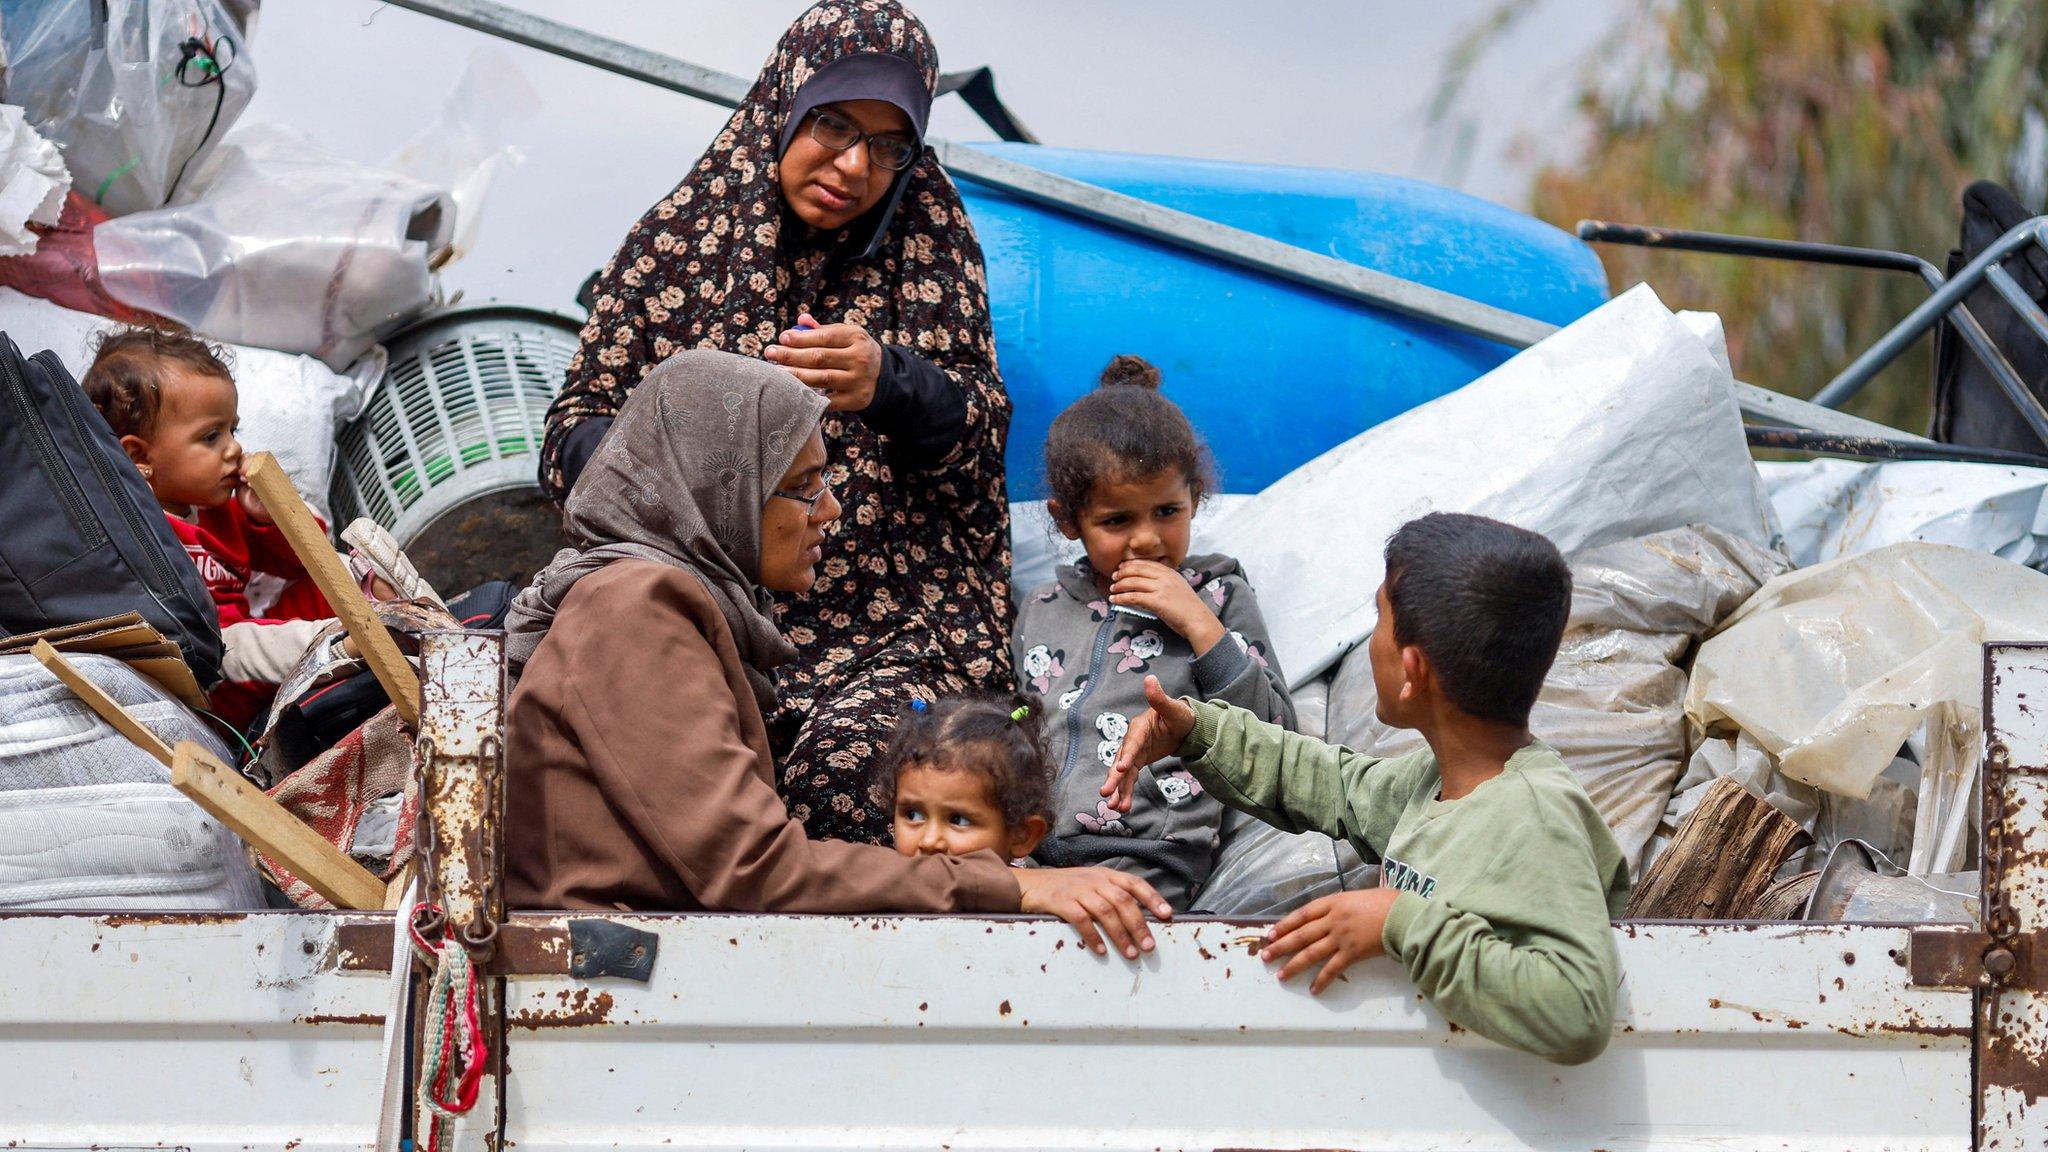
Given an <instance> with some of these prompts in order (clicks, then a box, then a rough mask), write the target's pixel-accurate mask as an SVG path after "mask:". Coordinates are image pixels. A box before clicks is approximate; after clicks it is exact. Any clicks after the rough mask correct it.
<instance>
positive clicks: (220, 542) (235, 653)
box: [164, 500, 334, 729]
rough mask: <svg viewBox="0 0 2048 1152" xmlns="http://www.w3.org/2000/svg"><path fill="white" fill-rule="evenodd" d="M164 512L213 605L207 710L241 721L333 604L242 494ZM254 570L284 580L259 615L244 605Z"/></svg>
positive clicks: (270, 691)
mask: <svg viewBox="0 0 2048 1152" xmlns="http://www.w3.org/2000/svg"><path fill="white" fill-rule="evenodd" d="M164 515H165V518H167V519H168V520H169V521H170V522H171V531H173V532H175V533H177V534H178V539H179V540H180V541H181V542H182V543H183V544H184V545H185V554H186V555H187V556H190V557H191V558H192V563H193V564H195V565H197V566H198V568H199V576H200V578H201V579H203V580H204V581H206V590H207V592H208V593H209V594H211V595H212V597H213V604H214V608H215V609H216V610H217V611H218V612H219V613H220V631H221V640H222V643H223V646H224V648H225V655H224V657H223V659H222V660H221V673H222V676H223V677H224V679H223V680H222V681H221V683H220V686H219V687H217V688H215V689H214V690H213V693H212V695H211V697H210V702H211V703H212V705H213V710H214V712H215V713H217V714H218V715H219V716H220V717H221V719H223V720H226V721H227V722H228V723H230V724H233V725H234V726H235V727H237V728H244V729H246V728H247V727H248V725H249V722H250V721H251V720H254V719H255V718H256V717H257V716H259V715H261V714H262V713H263V711H264V709H266V708H268V707H269V706H270V701H271V698H272V697H273V696H275V695H276V694H277V685H278V682H279V681H281V680H283V679H284V677H285V676H286V675H288V674H289V673H290V671H291V668H292V666H293V665H294V664H296V663H298V660H299V657H301V656H303V655H304V654H305V652H306V649H307V648H309V647H311V646H312V644H313V640H314V637H316V636H317V635H318V634H319V633H320V631H321V630H322V629H323V628H325V627H326V626H327V624H328V623H329V622H330V621H331V620H332V619H333V617H334V609H332V608H330V607H328V604H327V598H326V597H324V596H322V595H321V594H320V589H319V588H318V587H317V586H316V585H314V583H313V581H312V580H311V579H310V578H308V577H307V575H306V569H305V566H304V565H302V564H300V563H299V558H298V556H297V555H295V554H294V553H293V552H292V546H291V544H290V543H289V542H288V541H287V540H286V539H285V535H284V533H283V532H281V531H279V530H278V529H277V527H276V526H275V525H272V524H259V523H257V522H256V521H254V520H252V519H250V518H249V514H248V513H247V512H245V511H243V510H242V502H241V501H239V500H230V501H228V502H227V503H225V504H223V505H221V506H220V507H218V508H201V509H200V510H199V516H198V521H197V522H196V523H195V522H193V521H191V520H186V519H183V518H182V517H178V516H173V515H171V514H170V513H168V512H166V513H165V514H164ZM322 527H325V525H324V524H323V525H322ZM258 572H261V573H265V574H268V575H271V576H275V577H278V578H279V579H282V580H284V581H286V584H285V589H284V591H283V592H282V593H281V594H279V596H278V598H277V603H276V604H274V605H272V606H271V608H270V609H269V611H268V612H267V613H266V614H265V615H262V616H258V615H256V614H255V613H254V612H253V611H251V609H250V607H249V578H250V577H251V576H252V575H254V574H256V573H258Z"/></svg>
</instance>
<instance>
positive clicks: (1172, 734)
mask: <svg viewBox="0 0 2048 1152" xmlns="http://www.w3.org/2000/svg"><path fill="white" fill-rule="evenodd" d="M1145 702H1146V703H1147V704H1150V705H1151V706H1152V707H1151V708H1149V709H1147V710H1146V712H1145V714H1144V715H1143V716H1140V717H1138V718H1137V719H1136V720H1133V721H1131V727H1130V730H1129V731H1127V732H1125V733H1124V742H1123V747H1121V748H1119V749H1118V750H1117V754H1116V763H1115V764H1112V765H1110V768H1109V778H1108V779H1107V780H1104V781H1103V782H1102V791H1101V794H1102V795H1104V796H1107V797H1109V798H1110V799H1109V806H1110V807H1111V808H1114V809H1116V810H1117V811H1119V812H1129V811H1130V810H1131V789H1132V788H1133V787H1135V786H1136V785H1137V783H1138V773H1139V772H1141V771H1143V770H1144V768H1145V766H1146V765H1147V764H1150V763H1152V762H1153V761H1155V760H1164V759H1166V758H1167V757H1168V756H1171V755H1173V754H1174V753H1175V752H1178V751H1180V746H1181V744H1182V742H1184V741H1185V740H1186V739H1187V738H1188V733H1190V732H1193V731H1194V730H1195V710H1194V709H1193V708H1190V707H1188V706H1187V705H1186V704H1184V703H1182V702H1181V701H1180V700H1177V699H1175V698H1174V697H1172V696H1168V695H1167V694H1166V689H1164V688H1161V687H1160V686H1159V677H1157V676H1147V677H1145Z"/></svg>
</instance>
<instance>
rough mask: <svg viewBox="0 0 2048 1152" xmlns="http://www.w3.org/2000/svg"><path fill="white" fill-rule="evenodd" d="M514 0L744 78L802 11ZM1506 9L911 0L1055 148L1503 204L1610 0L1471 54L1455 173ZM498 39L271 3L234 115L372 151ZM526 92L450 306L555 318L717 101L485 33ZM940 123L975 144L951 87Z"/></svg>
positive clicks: (299, 1) (392, 16)
mask: <svg viewBox="0 0 2048 1152" xmlns="http://www.w3.org/2000/svg"><path fill="white" fill-rule="evenodd" d="M514 2H515V3H516V4H517V6H518V7H521V8H524V9H526V10H528V11H531V12H534V13H536V14H539V15H542V16H546V17H549V18H551V19H555V20H560V21H563V22H565V23H572V24H576V25H578V26H581V27H584V28H588V29H591V30H593V31H596V32H600V33H603V34H605V35H608V36H613V37H617V38H619V39H624V40H629V41H632V42H635V43H638V44H640V45H643V46H645V47H648V48H651V49H654V50H656V51H660V52H665V53H668V54H671V55H675V56H680V57H682V58H684V59H687V60H690V61H692V62H694V63H698V64H702V65H706V66H709V67H712V68H717V69H720V70H723V71H727V72H732V73H736V74H740V75H744V76H747V77H752V76H753V75H754V74H755V73H756V72H757V71H758V70H759V68H760V66H761V63H762V61H763V60H765V59H766V58H767V55H768V52H769V50H770V49H771V48H772V47H773V46H774V43H775V40H776V37H777V36H778V35H779V34H780V33H781V31H782V29H783V28H784V27H785V26H786V25H787V24H788V22H789V21H790V19H791V18H793V17H794V16H795V15H796V14H797V13H799V12H801V11H802V10H803V8H804V4H803V3H800V2H777V0H745V2H744V3H740V2H722V3H714V2H711V0H514ZM1500 2H1501V0H1373V2H1366V0H1301V2H1295V0H1279V2H1274V0H1265V2H1263V3H1247V2H1245V0H1183V2H1181V3H1178V4H1174V5H1171V6H1169V5H1167V4H1164V3H1158V2H1153V0H1145V2H1140V0H1030V2H1028V3H1027V2H1024V0H1000V2H999V0H922V2H917V3H915V4H914V8H915V10H916V12H917V13H918V15H919V16H921V17H922V18H923V19H924V21H925V24H926V25H927V26H928V27H929V28H930V29H931V32H932V36H933V38H934V39H935V41H936V42H937V44H938V48H939V56H940V61H941V65H942V67H943V68H945V69H946V70H948V71H958V70H963V69H967V68H972V67H976V66H979V65H984V64H985V65H989V66H991V67H992V68H994V70H995V74H996V78H997V81H998V85H999V89H1000V91H1001V93H1002V95H1003V98H1004V100H1005V102H1006V103H1007V104H1008V105H1009V106H1010V108H1011V109H1012V110H1013V111H1015V112H1016V114H1017V115H1018V117H1019V118H1020V119H1021V120H1023V121H1024V123H1025V124H1027V125H1029V126H1030V127H1031V129H1032V130H1033V131H1034V132H1035V133H1037V134H1038V136H1039V137H1040V139H1041V140H1042V141H1044V142H1045V143H1048V144H1057V145H1062V146H1069V147H1078V148H1099V149H1110V150H1118V151H1129V152H1151V153H1164V154H1172V155H1186V156H1204V157H1216V158H1222V159H1230V160H1241V161H1249V162H1261V163H1277V164H1305V165H1318V166H1325V167H1332V168H1346V169H1357V170H1366V171H1377V172H1390V173H1396V174H1400V175H1408V176H1417V177H1422V178H1425V179H1432V180H1438V181H1440V182H1446V183H1452V184H1456V185H1457V186H1459V187H1462V188H1464V189H1465V190H1466V191H1469V192H1473V193H1475V194H1477V195H1481V196H1485V197H1488V198H1490V199H1494V200H1497V201H1500V202H1501V203H1504V204H1508V205H1510V206H1513V207H1520V206H1522V204H1523V201H1524V198H1525V194H1526V190H1527V184H1528V177H1529V175H1530V173H1531V172H1532V171H1533V169H1534V167H1535V164H1536V162H1537V161H1539V160H1540V159H1542V158H1543V157H1544V156H1546V155H1548V154H1551V153H1554V152H1555V151H1557V150H1559V149H1562V148H1568V147H1570V146H1571V143H1572V141H1571V115H1570V112H1571V107H1572V98H1573V94H1574V92H1575V90H1576V89H1577V86H1578V85H1577V80H1578V78H1579V76H1580V75H1581V73H1582V72H1583V70H1584V68H1585V67H1586V65H1587V61H1588V59H1589V58H1590V57H1591V55H1592V54H1593V50H1594V49H1595V48H1596V47H1597V46H1598V45H1599V44H1600V42H1601V40H1602V38H1603V36H1604V34H1605V33H1606V31H1607V29H1608V27H1609V25H1610V22H1611V20H1612V18H1613V13H1614V12H1615V11H1616V0H1607V2H1597V3H1596V2H1589V0H1545V2H1542V3H1540V4H1538V6H1537V7H1536V9H1535V10H1534V12H1533V13H1532V14H1531V15H1529V16H1528V17H1527V18H1525V19H1524V20H1523V21H1522V22H1521V23H1520V24H1519V25H1518V26H1516V27H1515V29H1514V30H1513V31H1512V32H1511V33H1510V34H1509V35H1508V36H1507V37H1505V38H1503V39H1502V40H1501V41H1500V42H1499V43H1498V44H1497V45H1496V46H1495V47H1494V48H1493V50H1492V51H1491V52H1490V53H1489V54H1488V55H1487V56H1486V57H1485V58H1484V60H1483V61H1482V64H1481V66H1480V68H1479V69H1478V70H1477V72H1476V74H1475V77H1474V81H1473V83H1472V84H1471V85H1470V86H1469V88H1468V90H1467V93H1466V96H1465V98H1464V100H1463V103H1462V106H1461V108H1460V109H1459V122H1460V123H1462V124H1464V125H1466V126H1467V128H1466V130H1468V131H1470V132H1471V133H1472V141H1471V149H1470V154H1469V159H1468V160H1467V161H1466V162H1465V163H1463V164H1459V163H1457V162H1456V159H1455V156H1456V152H1457V149H1455V148H1453V147H1451V136H1452V135H1453V133H1454V132H1455V131H1457V129H1455V128H1452V127H1447V126H1442V125H1438V126H1432V124H1431V123H1430V120H1429V116H1428V105H1429V102H1430V98H1431V96H1432V94H1433V93H1434V91H1435V90H1436V87H1437V83H1438V78H1439V75H1440V73H1441V69H1442V66H1443V61H1444V59H1445V57H1446V55H1447V53H1448V52H1449V50H1450V49H1451V48H1452V47H1453V46H1454V45H1455V44H1457V43H1458V42H1459V40H1460V39H1461V38H1462V37H1463V36H1464V35H1466V34H1467V33H1468V32H1469V30H1470V29H1471V28H1473V27H1474V26H1475V24H1476V23H1478V22H1480V21H1482V20H1484V19H1485V18H1486V17H1487V16H1488V14H1489V13H1491V12H1493V11H1494V10H1495V9H1496V8H1497V6H1498V5H1499V3H1500ZM489 43H497V42H495V41H491V40H490V39H489V38H487V37H485V36H483V35H482V34H479V33H475V32H470V31H467V30H465V29H461V28H457V27H454V26H452V25H447V24H443V23H441V22H439V21H437V20H434V19H431V18H429V17H425V16H421V15H417V14H415V13H412V12H409V11H406V10H404V9H400V8H395V7H392V6H390V5H387V4H384V3H380V2H377V0H318V2H317V3H308V2H305V0H292V2H289V3H276V2H273V3H269V4H267V5H266V6H265V7H264V9H263V13H262V16H261V23H260V24H259V25H258V27H257V29H256V34H255V36H254V37H253V45H252V50H253V51H252V54H253V55H254V57H255V59H256V61H257V63H258V67H259V73H260V74H259V88H258V92H257V96H256V99H255V102H254V103H253V104H252V105H251V107H250V109H249V111H248V113H247V114H246V115H245V116H244V121H245V122H253V121H276V122H282V123H285V124H289V125H291V126H293V127H295V128H298V129H299V130H301V131H303V132H305V133H307V134H308V135H310V136H312V137H313V138H314V139H316V140H318V141H319V142H320V143H322V144H324V145H326V146H327V147H329V148H331V149H332V150H334V151H336V152H338V153H340V154H342V155H344V156H348V157H351V158H353V159H358V160H365V161H377V160H381V159H384V158H385V157H387V156H389V155H390V154H391V153H392V152H393V151H394V150H395V149H396V148H397V147H398V146H399V145H401V144H403V143H404V142H405V141H406V140H407V139H408V138H410V137H411V136H412V135H413V134H414V133H415V132H417V131H418V130H419V129H420V128H421V127H423V126H424V125H425V124H426V123H427V122H428V121H429V120H431V119H432V118H433V116H434V114H435V112H436V110H437V109H438V108H439V107H440V105H441V103H442V101H443V99H444V98H445V97H446V95H447V94H448V92H449V91H450V90H451V89H452V88H453V87H454V85H455V81H456V79H457V77H458V75H459V74H460V73H461V71H462V69H463V66H464V65H465V63H467V61H468V59H469V57H470V55H471V53H472V52H473V51H474V50H476V49H477V48H478V47H480V46H483V45H486V44H489ZM502 52H503V54H504V58H505V59H506V60H508V61H510V62H511V64H512V65H513V66H514V67H515V68H516V69H517V70H518V71H519V72H520V73H521V74H522V75H523V76H524V77H525V79H526V80H527V81H528V82H530V83H531V84H532V85H533V86H534V88H536V89H537V90H538V91H539V92H540V93H541V98H542V107H541V109H540V111H539V112H538V113H536V114H535V115H533V116H532V117H530V118H528V119H526V120H524V121H523V122H520V123H516V124H514V125H512V126H511V128H510V136H511V141H512V143H514V144H516V145H517V146H518V148H519V150H520V151H521V153H522V154H523V155H524V163H522V164H521V165H519V166H518V167H516V168H514V169H512V170H510V171H508V172H506V173H505V174H504V175H503V176H502V177H501V178H500V179H499V181H498V183H497V184H496V185H495V187H494V188H493V190H492V193H491V198H490V200H489V203H488V204H487V205H486V207H485V209H484V213H483V217H482V220H481V227H480V232H479V235H478V243H477V246H476V249H475V251H474V252H473V253H472V254H471V255H470V256H469V257H468V258H467V259H466V260H464V261H462V262H461V263H459V264H457V265H455V266H454V267H452V268H450V269H449V271H448V274H447V277H446V280H447V283H448V285H449V287H450V288H451V289H460V290H462V291H463V292H464V293H465V295H466V297H467V299H468V300H470V301H478V300H483V299H500V300H508V301H513V302H518V303H523V304H533V305H539V306H543V307H550V308H557V309H566V308H569V307H570V306H571V297H572V296H573V294H574V292H575V289H576V287H577V285H578V284H579V283H580V282H581V281H582V279H583V277H584V276H585V275H587V274H588V273H589V272H590V271H591V270H592V269H594V268H595V267H597V266H598V265H599V264H601V263H603V262H604V260H605V259H606V258H607V257H609V256H610V255H611V252H612V250H613V249H614V248H615V247H616V246H617V244H618V242H619V240H620V239H621V238H622V237H623V236H624V234H625V231H626V229H627V227H628V226H630V225H631V224H632V222H633V221H634V220H635V219H637V218H638V217H639V215H640V214H641V213H642V212H643V211H645V210H646V208H647V207H648V205H650V204H652V203H653V202H654V201H655V200H657V199H659V198H660V197H661V196H663V195H665V194H666V193H667V192H668V190H669V189H670V188H671V187H672V186H673V185H674V184H675V182H676V181H677V180H678V179H679V178H680V177H681V176H682V174H683V173H684V172H685V171H686V170H687V168H688V166H689V164H690V163H691V162H692V161H694V160H695V159H696V157H697V155H698V153H699V152H701V151H702V149H703V147H704V145H705V143H706V142H707V141H708V140H709V139H710V137H711V135H712V134H713V133H714V132H716V130H717V129H718V127H719V126H720V125H721V124H722V123H723V122H724V119H725V116H726V112H725V111H724V110H723V109H719V108H715V107H712V106H711V105H708V104H704V103H701V102H697V101H693V100H691V99H688V98H687V97H682V96H678V95H674V94H672V93H668V92H664V91H660V90H657V89H654V88H652V87H649V86H648V85H645V84H641V83H638V82H636V81H632V80H627V79H623V78H620V77H615V76H611V75H608V74H606V73H602V72H599V71H597V70H595V69H593V68H589V67H586V66H584V65H580V64H574V63H571V62H568V61H565V60H559V59H556V58H553V57H550V56H547V55H544V54H542V53H540V52H537V51H534V50H530V49H526V48H520V47H516V46H512V45H502ZM932 130H933V132H934V134H937V135H944V136H947V137H951V138H954V139H980V138H987V137H988V136H989V133H988V132H987V131H986V129H984V128H982V127H981V125H980V122H979V121H978V120H976V119H975V118H974V116H973V114H972V113H971V112H969V111H968V110H967V109H966V107H965V106H964V105H961V104H959V103H958V101H957V99H954V98H947V99H944V100H942V101H941V102H940V104H939V105H938V107H937V108H936V109H935V111H934V114H933V129H932Z"/></svg>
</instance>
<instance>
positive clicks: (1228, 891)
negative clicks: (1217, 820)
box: [1192, 809, 1380, 916]
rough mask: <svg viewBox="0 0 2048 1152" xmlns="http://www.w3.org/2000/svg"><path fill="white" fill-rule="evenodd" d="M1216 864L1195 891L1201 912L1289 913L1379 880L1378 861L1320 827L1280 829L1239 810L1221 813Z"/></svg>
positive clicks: (1210, 913) (1194, 908)
mask: <svg viewBox="0 0 2048 1152" xmlns="http://www.w3.org/2000/svg"><path fill="white" fill-rule="evenodd" d="M1221 836H1222V841H1223V847H1222V849H1221V850H1220V851H1219V852H1218V853H1217V856H1216V869H1215V871H1213V872H1210V873H1209V878H1208V879H1207V880H1205V881H1203V882H1202V887H1201V890H1200V891H1198V892H1196V893H1195V898H1194V900H1193V902H1192V907H1193V910H1194V912H1195V913H1196V914H1197V915H1203V916H1285V915H1286V914H1288V913H1289V912H1292V911H1294V910H1295V909H1296V908H1299V907H1301V906H1302V905H1304V904H1306V903H1308V902H1309V901H1311V900H1320V899H1322V898H1323V897H1325V896H1333V895H1335V894H1337V893H1339V892H1356V891H1358V890H1359V889H1361V888H1373V887H1377V886H1378V885H1379V872H1380V869H1379V865H1377V864H1367V863H1366V862H1365V860H1364V858H1362V857H1360V856H1359V854H1358V850H1357V849H1356V848H1353V847H1352V846H1351V845H1350V844H1349V843H1347V842H1345V841H1343V840H1332V839H1330V838H1329V837H1328V836H1325V835H1323V834H1322V833H1320V832H1292V833H1290V832H1282V831H1281V830H1280V829H1278V828H1275V827H1273V826H1272V825H1271V824H1268V823H1266V822H1265V821H1263V820H1260V819H1258V818H1257V817H1254V816H1247V815H1245V814H1244V813H1242V812H1239V811H1236V810H1235V809H1232V810H1229V811H1226V812H1225V813H1224V814H1223V827H1222V829H1221Z"/></svg>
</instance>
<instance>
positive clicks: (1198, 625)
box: [1109, 560, 1227, 656]
mask: <svg viewBox="0 0 2048 1152" xmlns="http://www.w3.org/2000/svg"><path fill="white" fill-rule="evenodd" d="M1109 602H1110V603H1112V604H1123V605H1128V606H1129V607H1132V608H1143V609H1144V610H1145V611H1147V612H1150V613H1152V614H1153V615H1154V616H1157V617H1159V621H1160V623H1162V624H1164V625H1166V626H1167V627H1168V628H1171V629H1173V630H1174V631H1175V632H1178V633H1180V636H1181V639H1183V640H1186V641H1187V642H1188V646H1189V647H1191V648H1193V649H1194V650H1195V655H1197V656H1200V655H1202V654H1203V653H1205V652H1207V651H1208V650H1209V649H1210V648H1212V647H1214V646H1215V645H1216V642H1217V641H1218V640H1221V639H1223V637H1224V636H1225V635H1227V631H1226V629H1225V628H1224V627H1223V621H1221V620H1218V619H1217V618H1216V610H1215V609H1213V608H1211V607H1209V605H1208V602H1207V601H1205V600H1203V599H1202V595H1201V593H1199V592H1197V591H1195V589H1194V586H1193V585H1191V584H1189V583H1188V578H1187V577H1185V576H1183V575H1181V574H1180V569H1178V568H1169V567H1167V566H1166V565H1164V564H1161V563H1160V562H1158V561H1157V560H1126V561H1124V562H1123V563H1121V564H1119V565H1117V566H1116V571H1115V572H1113V573H1111V574H1110V584H1109Z"/></svg>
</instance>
